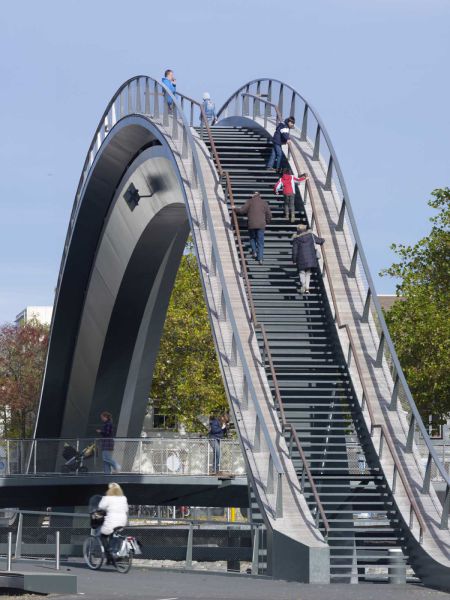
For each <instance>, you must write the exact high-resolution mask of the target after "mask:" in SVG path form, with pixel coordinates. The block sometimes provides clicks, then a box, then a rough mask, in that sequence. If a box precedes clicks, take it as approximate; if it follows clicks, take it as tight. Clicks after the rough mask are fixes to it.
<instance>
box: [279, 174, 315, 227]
mask: <svg viewBox="0 0 450 600" xmlns="http://www.w3.org/2000/svg"><path fill="white" fill-rule="evenodd" d="M307 177H308V175H306V174H305V173H304V174H303V175H299V176H298V177H294V175H292V173H291V172H290V171H289V169H284V170H283V175H282V177H280V179H279V180H278V181H277V183H276V184H275V187H274V191H275V195H276V196H278V195H279V193H280V191H281V190H283V199H284V216H285V217H286V219H289V213H290V219H291V223H295V186H296V184H298V183H301V182H302V181H305V179H306V178H307Z"/></svg>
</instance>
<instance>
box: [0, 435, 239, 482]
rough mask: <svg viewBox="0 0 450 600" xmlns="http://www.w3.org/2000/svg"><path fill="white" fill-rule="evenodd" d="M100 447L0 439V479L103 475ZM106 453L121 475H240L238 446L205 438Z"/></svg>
mask: <svg viewBox="0 0 450 600" xmlns="http://www.w3.org/2000/svg"><path fill="white" fill-rule="evenodd" d="M102 449H103V441H102V440H101V439H95V438H82V439H80V438H78V439H33V440H26V439H22V440H17V439H10V440H1V441H0V477H1V476H3V477H8V476H14V475H46V474H53V473H66V474H72V475H83V474H86V473H103V472H104V469H105V465H104V461H103V455H102ZM109 449H110V450H109ZM108 450H109V451H110V452H111V456H112V458H113V459H114V460H115V462H116V463H118V466H119V467H120V469H119V470H120V472H121V473H136V474H140V475H210V474H213V473H214V472H216V471H219V472H223V473H227V474H229V475H237V476H239V475H245V465H244V460H243V457H242V452H241V449H240V446H239V442H238V441H237V440H232V439H222V440H220V441H219V442H216V441H214V443H213V441H212V440H209V439H207V438H182V437H179V438H176V437H174V438H163V437H155V438H138V439H124V438H116V439H114V440H108ZM215 453H216V460H214V454H215Z"/></svg>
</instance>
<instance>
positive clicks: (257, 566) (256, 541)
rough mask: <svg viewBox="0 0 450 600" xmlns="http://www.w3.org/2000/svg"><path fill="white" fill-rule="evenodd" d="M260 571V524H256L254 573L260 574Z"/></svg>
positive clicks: (254, 533) (253, 553)
mask: <svg viewBox="0 0 450 600" xmlns="http://www.w3.org/2000/svg"><path fill="white" fill-rule="evenodd" d="M258 571H259V525H255V526H254V531H253V551H252V575H258Z"/></svg>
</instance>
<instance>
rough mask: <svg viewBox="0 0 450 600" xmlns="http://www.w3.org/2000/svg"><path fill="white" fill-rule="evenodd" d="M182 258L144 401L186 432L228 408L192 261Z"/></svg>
mask: <svg viewBox="0 0 450 600" xmlns="http://www.w3.org/2000/svg"><path fill="white" fill-rule="evenodd" d="M190 250H191V248H190V247H189V245H188V252H187V253H186V254H185V255H184V256H183V258H182V260H181V264H180V268H179V271H178V274H177V278H176V281H175V286H174V289H173V292H172V296H171V298H170V303H169V308H168V311H167V317H166V322H165V324H164V331H163V335H162V338H161V346H160V350H159V354H158V359H157V362H156V365H155V371H154V375H153V382H152V388H151V393H150V396H151V398H152V399H153V400H154V401H157V402H158V406H159V412H160V413H161V414H167V415H174V416H176V418H177V420H178V422H179V423H183V424H184V425H185V427H186V429H187V430H188V431H198V430H199V427H200V423H199V420H198V419H199V417H200V416H201V415H208V414H209V413H210V412H213V411H217V412H224V411H225V410H227V408H228V403H227V399H226V396H225V391H224V387H223V382H222V377H221V373H220V369H219V365H218V362H217V356H216V351H215V347H214V341H213V337H212V333H211V327H210V323H209V318H208V313H207V309H206V304H205V300H204V296H203V288H202V284H201V281H200V274H199V270H198V265H197V260H196V257H195V256H194V254H193V253H192V252H191V251H190Z"/></svg>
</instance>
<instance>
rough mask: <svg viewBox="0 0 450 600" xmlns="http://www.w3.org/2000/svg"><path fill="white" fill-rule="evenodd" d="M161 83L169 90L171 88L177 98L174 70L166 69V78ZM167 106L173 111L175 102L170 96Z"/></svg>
mask: <svg viewBox="0 0 450 600" xmlns="http://www.w3.org/2000/svg"><path fill="white" fill-rule="evenodd" d="M161 81H162V82H163V84H164V85H165V86H166V87H167V88H169V90H170V91H171V92H172V94H173V95H174V96H175V94H176V93H177V81H176V79H175V75H174V74H173V71H172V69H166V70H165V71H164V77H163V78H162V79H161ZM167 105H168V107H169V110H170V111H171V110H173V100H172V98H171V97H170V96H167Z"/></svg>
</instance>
